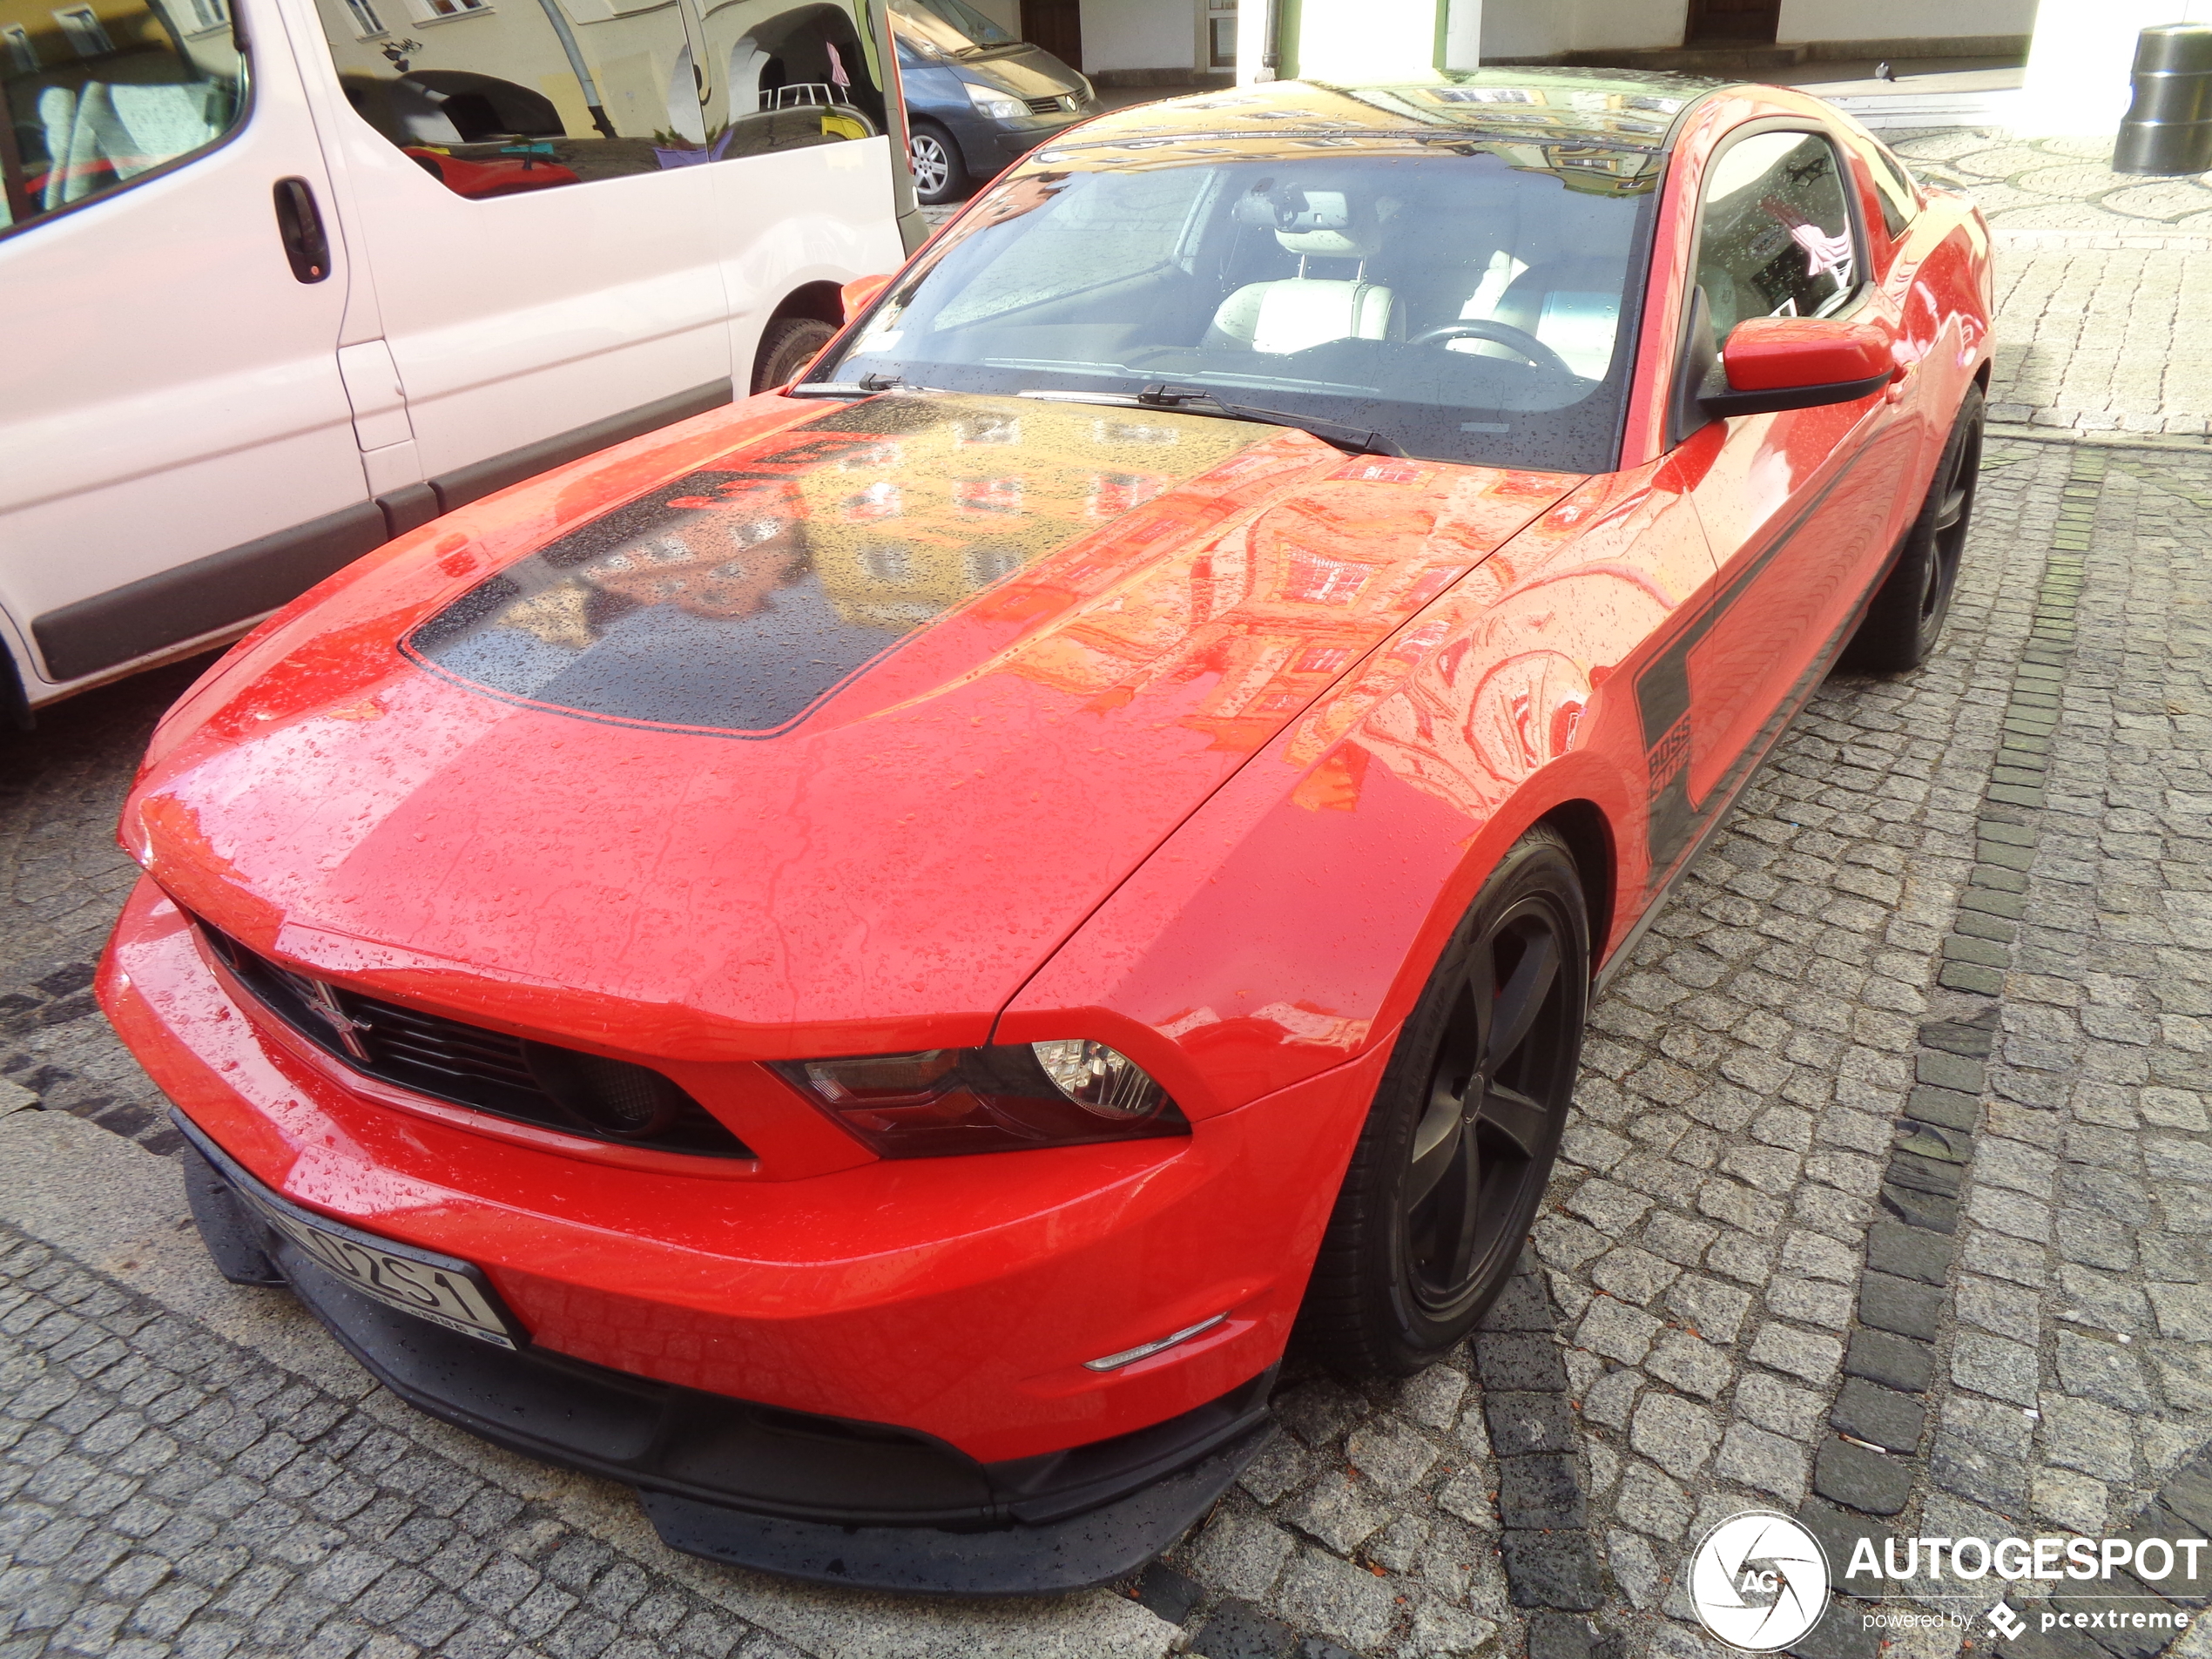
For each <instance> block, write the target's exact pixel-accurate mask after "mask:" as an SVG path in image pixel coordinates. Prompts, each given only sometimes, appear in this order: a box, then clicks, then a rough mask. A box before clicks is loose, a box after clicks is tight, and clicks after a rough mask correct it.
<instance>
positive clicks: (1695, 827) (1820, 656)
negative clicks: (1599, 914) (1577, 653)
mask: <svg viewBox="0 0 2212 1659" xmlns="http://www.w3.org/2000/svg"><path fill="white" fill-rule="evenodd" d="M1869 447H1871V446H1869ZM1866 453H1867V448H1865V447H1863V448H1860V449H1859V450H1858V453H1857V454H1855V455H1852V456H1851V459H1850V460H1849V461H1847V462H1844V465H1843V466H1842V467H1841V468H1839V469H1838V470H1837V473H1836V475H1835V476H1834V477H1833V478H1831V479H1830V480H1829V481H1828V482H1827V483H1826V484H1824V485H1823V486H1822V488H1821V490H1820V493H1819V494H1818V495H1817V496H1814V497H1813V498H1812V500H1811V501H1810V502H1807V503H1806V504H1805V506H1804V509H1802V510H1800V511H1799V512H1798V514H1797V516H1796V517H1795V518H1793V519H1791V521H1790V522H1789V523H1787V524H1786V525H1784V527H1783V528H1782V529H1780V530H1778V531H1777V532H1776V533H1775V534H1774V536H1772V537H1770V539H1769V541H1768V542H1767V543H1766V545H1765V546H1764V548H1762V549H1760V550H1759V551H1758V552H1757V554H1756V555H1754V556H1753V557H1752V558H1751V560H1750V563H1747V564H1746V565H1745V566H1744V568H1743V570H1741V571H1740V572H1738V573H1737V576H1736V577H1735V578H1734V579H1733V580H1732V581H1730V583H1729V584H1728V586H1727V587H1726V588H1724V589H1723V590H1721V591H1720V592H1719V593H1718V594H1717V595H1716V596H1715V597H1714V599H1713V603H1712V604H1710V605H1708V606H1706V607H1705V609H1704V610H1702V611H1700V612H1698V613H1697V614H1696V616H1694V617H1691V618H1690V619H1689V621H1688V622H1687V623H1686V624H1683V628H1682V629H1681V631H1679V632H1677V633H1676V635H1675V637H1673V638H1672V639H1670V640H1669V641H1668V642H1667V644H1665V645H1664V646H1662V648H1661V649H1660V651H1659V654H1658V655H1657V656H1656V657H1655V658H1652V659H1651V661H1650V662H1649V663H1648V664H1645V665H1644V666H1643V667H1642V669H1641V670H1639V671H1637V674H1636V677H1635V693H1636V709H1637V711H1638V713H1639V714H1640V715H1641V716H1642V722H1643V743H1644V758H1645V763H1646V768H1647V772H1648V774H1649V779H1650V784H1649V787H1650V804H1649V815H1648V817H1647V819H1646V822H1645V831H1644V833H1645V840H1646V845H1647V847H1648V850H1649V858H1650V867H1651V869H1652V870H1653V871H1654V872H1655V873H1656V872H1658V871H1662V870H1666V871H1669V872H1671V870H1672V867H1673V866H1674V865H1675V863H1676V860H1678V859H1680V858H1681V856H1682V855H1683V852H1684V850H1685V849H1686V848H1687V847H1689V845H1690V843H1691V842H1692V841H1693V840H1696V839H1697V836H1698V832H1699V829H1700V827H1701V826H1703V825H1704V824H1705V823H1707V822H1708V821H1709V820H1712V819H1716V818H1717V817H1718V815H1719V813H1720V812H1721V810H1722V809H1723V807H1725V806H1727V805H1728V803H1729V802H1730V800H1732V799H1735V796H1736V792H1737V789H1738V788H1739V787H1740V786H1742V784H1743V780H1744V779H1746V778H1748V777H1749V776H1750V772H1751V768H1752V767H1753V766H1754V765H1757V762H1758V761H1759V760H1760V759H1764V756H1765V753H1766V751H1767V749H1768V748H1769V747H1770V745H1772V743H1773V742H1774V740H1775V738H1778V737H1779V736H1780V735H1781V732H1782V728H1783V727H1784V726H1786V725H1788V724H1789V722H1790V721H1791V719H1794V718H1796V716H1797V710H1798V709H1799V708H1800V707H1802V706H1803V705H1804V701H1805V700H1806V699H1809V698H1811V693H1812V687H1813V686H1815V685H1818V684H1819V683H1820V680H1821V679H1822V678H1824V676H1825V675H1826V674H1827V671H1828V669H1829V666H1830V664H1831V663H1832V662H1833V661H1834V659H1835V658H1836V657H1837V655H1838V654H1839V653H1840V652H1841V651H1842V649H1843V645H1844V641H1845V640H1846V639H1848V638H1849V637H1850V634H1849V632H1848V629H1838V631H1836V633H1835V634H1833V635H1831V637H1829V638H1828V639H1827V640H1826V641H1824V643H1823V644H1822V647H1821V649H1820V651H1818V652H1817V653H1816V654H1815V656H1814V658H1813V662H1812V664H1811V667H1809V668H1808V669H1807V670H1806V671H1805V672H1804V674H1803V675H1801V676H1799V678H1798V679H1797V683H1796V684H1794V685H1791V688H1790V695H1789V696H1788V697H1786V698H1784V700H1783V704H1782V706H1781V708H1780V709H1778V710H1777V711H1776V714H1775V716H1774V717H1773V718H1770V719H1769V720H1768V722H1767V723H1766V725H1764V726H1762V727H1761V728H1760V729H1759V732H1758V733H1757V736H1756V737H1755V738H1754V739H1753V741H1752V742H1750V744H1748V745H1745V747H1744V749H1743V752H1742V753H1741V754H1739V755H1738V756H1737V759H1736V761H1735V763H1734V764H1733V765H1730V768H1729V770H1728V772H1727V775H1726V776H1724V777H1723V778H1722V779H1721V780H1720V781H1719V782H1718V783H1717V784H1716V785H1715V786H1714V787H1713V789H1712V791H1711V792H1710V794H1709V795H1708V796H1707V797H1706V799H1705V800H1704V801H1703V802H1702V803H1700V802H1696V801H1693V800H1691V799H1690V798H1689V746H1690V745H1689V732H1690V728H1689V654H1690V652H1691V651H1694V650H1696V647H1697V645H1698V644H1699V643H1700V642H1701V641H1702V640H1703V638H1704V637H1705V636H1706V635H1707V634H1709V633H1710V632H1711V631H1713V629H1714V627H1715V626H1716V624H1718V623H1719V622H1720V620H1721V618H1722V617H1725V616H1726V615H1727V614H1728V612H1729V610H1730V607H1731V606H1732V605H1734V604H1736V602H1737V600H1739V599H1741V598H1742V597H1743V595H1744V593H1745V592H1746V591H1747V590H1749V589H1750V586H1751V584H1752V583H1755V582H1757V580H1758V579H1759V577H1761V576H1762V575H1763V574H1764V572H1765V570H1766V569H1767V567H1768V566H1769V565H1770V564H1772V563H1774V561H1775V560H1776V559H1777V557H1779V556H1781V554H1782V551H1783V550H1784V548H1786V547H1788V546H1789V545H1790V543H1791V540H1792V539H1793V538H1794V537H1795V536H1797V534H1798V532H1799V531H1801V530H1802V529H1804V526H1805V524H1806V523H1808V521H1810V520H1811V517H1812V516H1813V515H1814V514H1816V513H1817V512H1818V511H1819V510H1820V509H1821V508H1822V506H1823V505H1824V504H1825V503H1826V502H1827V500H1828V498H1829V496H1831V495H1833V494H1834V493H1835V491H1836V489H1837V488H1838V486H1839V485H1840V484H1841V483H1842V482H1844V479H1845V478H1847V477H1849V476H1850V475H1851V470H1852V469H1854V468H1855V467H1857V466H1858V463H1859V462H1860V461H1861V460H1862V459H1864V458H1865V455H1866ZM1693 510H1695V507H1694V503H1693ZM1887 563H1888V561H1886V560H1885V561H1884V564H1885V574H1886V567H1887ZM1873 591H1874V590H1873V588H1871V587H1870V588H1869V589H1868V590H1867V591H1866V594H1865V596H1862V597H1861V598H1860V600H1859V602H1858V604H1857V605H1854V606H1853V607H1852V609H1851V621H1850V624H1849V625H1850V626H1856V625H1857V624H1858V617H1859V615H1860V613H1861V612H1862V611H1864V610H1865V606H1866V602H1867V599H1868V598H1871V597H1872V594H1873Z"/></svg>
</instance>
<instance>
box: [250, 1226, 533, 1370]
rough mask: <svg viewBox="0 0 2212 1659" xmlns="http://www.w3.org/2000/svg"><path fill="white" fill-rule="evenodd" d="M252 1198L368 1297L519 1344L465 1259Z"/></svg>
mask: <svg viewBox="0 0 2212 1659" xmlns="http://www.w3.org/2000/svg"><path fill="white" fill-rule="evenodd" d="M246 1197H247V1198H248V1200H249V1201H250V1202H251V1203H252V1204H253V1206H254V1208H255V1209H257V1210H259V1211H260V1212H261V1215H262V1217H263V1218H264V1219H265V1220H266V1221H267V1223H268V1224H269V1225H270V1226H272V1227H273V1228H275V1229H276V1230H277V1231H279V1232H280V1233H282V1234H283V1235H284V1236H285V1237H286V1238H288V1239H290V1240H291V1241H292V1242H293V1244H297V1245H298V1246H299V1247H300V1250H301V1251H305V1252H306V1253H307V1255H308V1256H310V1257H312V1258H314V1262H315V1264H316V1265H317V1266H319V1267H325V1268H327V1269H329V1270H330V1271H332V1272H333V1273H335V1274H336V1275H337V1276H338V1277H339V1278H341V1279H343V1280H345V1281H346V1283H347V1285H350V1286H351V1287H352V1288H353V1289H354V1290H356V1291H360V1292H361V1294H362V1295H363V1296H368V1297H374V1298H375V1299H376V1300H377V1301H379V1302H381V1303H383V1304H384V1305H386V1306H387V1307H393V1308H397V1309H398V1310H399V1311H400V1312H402V1313H412V1314H413V1315H415V1318H418V1319H428V1320H429V1322H430V1323H431V1324H433V1325H443V1326H445V1328H446V1329H447V1330H448V1331H458V1332H461V1333H462V1335H463V1336H469V1337H475V1338H477V1339H479V1340H481V1341H484V1342H490V1343H496V1344H497V1345H499V1346H500V1347H502V1348H512V1347H514V1346H515V1345H516V1344H515V1331H514V1328H513V1326H512V1325H509V1322H508V1320H507V1318H505V1316H504V1315H503V1314H502V1313H501V1312H500V1311H499V1309H498V1308H497V1307H496V1306H494V1305H493V1304H492V1300H491V1298H490V1297H489V1295H487V1294H486V1292H485V1287H483V1286H482V1285H479V1284H478V1283H477V1277H478V1276H477V1270H476V1269H475V1268H473V1267H470V1266H469V1265H468V1264H466V1263H465V1262H442V1261H440V1260H439V1259H438V1258H435V1257H433V1256H431V1255H430V1254H429V1253H428V1251H421V1252H415V1251H408V1252H407V1253H405V1254H402V1253H401V1250H400V1249H399V1248H395V1246H393V1245H391V1244H386V1243H384V1242H383V1241H381V1240H378V1239H374V1238H371V1237H369V1236H368V1235H365V1234H362V1233H360V1232H357V1231H354V1229H353V1228H350V1227H348V1228H346V1229H345V1230H343V1231H340V1230H338V1229H337V1228H336V1227H335V1226H334V1225H333V1224H330V1223H327V1222H325V1221H323V1220H321V1218H320V1217H310V1216H308V1215H307V1214H306V1213H305V1212H303V1211H297V1210H293V1209H291V1208H289V1207H288V1206H287V1207H286V1208H284V1209H279V1208H278V1207H277V1206H276V1205H275V1204H271V1203H270V1202H269V1201H268V1200H266V1199H265V1198H263V1197H260V1195H259V1194H258V1193H248V1194H247V1195H246Z"/></svg>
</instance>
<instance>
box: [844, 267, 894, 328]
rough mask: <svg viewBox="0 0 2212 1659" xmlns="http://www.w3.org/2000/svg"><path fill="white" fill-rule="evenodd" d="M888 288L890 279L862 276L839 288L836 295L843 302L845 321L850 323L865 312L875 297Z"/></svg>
mask: <svg viewBox="0 0 2212 1659" xmlns="http://www.w3.org/2000/svg"><path fill="white" fill-rule="evenodd" d="M890 286H891V279H890V278H889V277H887V276H864V277H854V278H853V280H851V281H850V282H848V283H846V285H845V286H844V287H841V288H840V289H839V290H838V291H837V295H838V298H839V299H840V300H843V301H844V302H845V320H846V321H847V322H850V321H852V320H853V318H855V317H857V316H859V315H860V314H861V313H862V312H863V311H866V310H867V308H868V307H869V306H870V304H872V303H873V301H874V299H875V297H876V295H878V294H879V293H882V292H883V291H884V290H885V289H886V288H887V287H890Z"/></svg>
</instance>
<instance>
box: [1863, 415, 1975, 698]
mask: <svg viewBox="0 0 2212 1659" xmlns="http://www.w3.org/2000/svg"><path fill="white" fill-rule="evenodd" d="M1981 430H1982V395H1981V388H1979V386H1969V387H1968V388H1966V397H1965V398H1964V399H1963V400H1962V401H1960V403H1959V418H1958V419H1957V420H1956V421H1953V422H1952V427H1951V436H1950V438H1949V440H1948V441H1947V442H1945V444H1944V446H1943V455H1942V456H1941V458H1940V459H1939V460H1938V461H1937V462H1936V469H1935V477H1934V479H1933V481H1932V482H1930V483H1929V485H1928V498H1927V499H1926V500H1925V502H1921V503H1920V511H1919V516H1918V517H1916V518H1914V519H1913V521H1912V529H1908V530H1906V531H1905V542H1904V544H1903V545H1902V546H1901V547H1900V548H1899V549H1898V555H1897V563H1895V564H1893V565H1892V566H1891V567H1890V574H1889V577H1888V579H1887V580H1886V581H1885V582H1884V583H1882V585H1881V588H1880V590H1879V591H1878V592H1877V593H1876V594H1875V595H1874V598H1873V602H1872V603H1871V604H1869V605H1868V606H1867V607H1866V616H1865V619H1864V620H1863V621H1861V622H1860V624H1858V632H1857V633H1855V634H1853V635H1852V636H1851V644H1849V645H1847V646H1845V647H1844V657H1843V664H1842V665H1843V666H1844V668H1846V669H1856V670H1858V671H1860V672H1862V673H1867V674H1902V673H1904V672H1905V671H1907V670H1908V669H1914V668H1918V667H1919V665H1920V664H1923V663H1925V662H1926V661H1927V660H1928V658H1929V657H1930V656H1931V655H1932V653H1933V652H1934V651H1935V648H1936V641H1937V640H1939V639H1940V638H1941V637H1943V624H1944V619H1945V618H1946V617H1949V616H1950V614H1951V594H1952V590H1953V589H1954V588H1956V587H1957V586H1958V585H1959V556H1960V555H1962V554H1963V553H1964V552H1965V551H1966V531H1967V530H1968V529H1969V528H1970V527H1971V526H1972V525H1973V516H1974V485H1975V483H1976V482H1978V481H1979V478H1980V475H1981Z"/></svg>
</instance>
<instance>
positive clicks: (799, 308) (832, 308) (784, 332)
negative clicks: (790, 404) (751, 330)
mask: <svg viewBox="0 0 2212 1659" xmlns="http://www.w3.org/2000/svg"><path fill="white" fill-rule="evenodd" d="M844 326H845V299H844V295H843V293H841V292H840V290H839V287H838V285H837V284H836V283H834V282H809V283H807V284H806V285H805V286H804V287H798V288H793V289H792V291H791V292H790V293H787V294H786V295H785V296H784V297H783V300H781V302H780V303H779V304H778V305H777V307H776V308H775V310H774V311H773V312H772V313H771V314H770V315H769V318H768V320H767V321H766V322H765V323H764V324H763V325H762V326H761V329H760V341H759V345H758V346H756V347H754V348H753V354H752V376H751V378H750V379H748V380H747V381H746V382H745V393H746V395H751V394H755V393H760V392H765V391H768V390H770V389H771V388H774V387H777V386H780V385H782V384H783V383H784V381H786V380H788V379H789V378H790V375H789V374H786V373H784V372H783V371H784V370H785V369H786V368H791V366H792V365H791V362H790V361H789V360H790V359H791V357H792V355H793V354H794V347H793V343H792V342H793V341H794V339H795V338H799V337H803V338H804V339H805V340H806V341H810V342H812V344H813V349H814V350H819V348H820V347H822V346H826V345H827V344H828V343H829V340H830V336H831V335H832V334H835V333H836V332H837V331H838V330H839V329H840V328H842V327H844ZM825 330H826V331H827V332H826V333H825V332H824V331H825ZM800 349H803V347H802V348H800ZM805 355H806V356H808V357H811V356H813V350H806V351H805ZM803 366H804V365H803V364H801V365H800V367H803Z"/></svg>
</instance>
